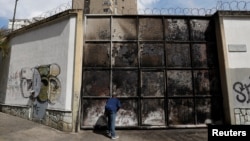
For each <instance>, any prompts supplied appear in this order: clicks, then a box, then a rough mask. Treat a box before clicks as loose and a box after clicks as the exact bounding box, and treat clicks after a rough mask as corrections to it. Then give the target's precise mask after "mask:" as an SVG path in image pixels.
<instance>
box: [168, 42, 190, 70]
mask: <svg viewBox="0 0 250 141" xmlns="http://www.w3.org/2000/svg"><path fill="white" fill-rule="evenodd" d="M166 54H167V57H166V61H167V66H168V67H191V59H190V47H189V44H166Z"/></svg>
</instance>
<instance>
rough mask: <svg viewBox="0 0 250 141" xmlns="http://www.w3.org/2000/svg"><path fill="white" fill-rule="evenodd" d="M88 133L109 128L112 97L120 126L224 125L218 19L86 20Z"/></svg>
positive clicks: (83, 122) (83, 116) (84, 105)
mask: <svg viewBox="0 0 250 141" xmlns="http://www.w3.org/2000/svg"><path fill="white" fill-rule="evenodd" d="M84 27H85V34H84V36H85V37H84V39H85V40H84V46H83V47H84V49H83V50H84V59H83V78H82V81H83V83H82V84H83V85H82V98H81V104H82V107H81V109H82V112H81V127H82V128H93V127H95V126H105V125H106V121H105V119H104V118H103V112H104V105H105V102H106V100H107V98H109V96H110V95H111V94H112V93H114V92H115V93H117V94H118V97H119V99H120V100H121V103H122V108H121V110H120V111H119V112H118V115H117V121H116V125H117V127H120V128H123V127H124V128H144V127H145V128H154V127H166V128H167V127H182V126H185V127H197V126H202V125H205V123H206V121H213V122H217V121H222V120H223V114H222V113H223V112H222V109H223V108H222V95H221V88H220V80H219V78H220V77H219V73H218V72H219V71H218V58H217V47H216V38H215V29H214V22H213V18H212V17H209V16H206V17H200V16H199V17H196V16H143V15H131V16H128V15H127V16H119V15H87V16H85V24H84Z"/></svg>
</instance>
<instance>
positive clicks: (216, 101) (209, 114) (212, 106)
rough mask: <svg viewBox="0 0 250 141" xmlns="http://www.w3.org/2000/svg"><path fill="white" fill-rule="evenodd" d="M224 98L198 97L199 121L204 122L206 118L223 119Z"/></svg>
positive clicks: (197, 111)
mask: <svg viewBox="0 0 250 141" xmlns="http://www.w3.org/2000/svg"><path fill="white" fill-rule="evenodd" d="M221 103H222V99H220V98H218V97H214V98H205V99H204V98H199V99H196V113H197V123H198V124H204V123H205V122H207V121H206V120H211V119H212V120H213V121H223V108H222V104H221Z"/></svg>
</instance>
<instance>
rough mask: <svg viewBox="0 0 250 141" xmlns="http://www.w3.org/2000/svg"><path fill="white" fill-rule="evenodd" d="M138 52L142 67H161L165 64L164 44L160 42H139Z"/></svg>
mask: <svg viewBox="0 0 250 141" xmlns="http://www.w3.org/2000/svg"><path fill="white" fill-rule="evenodd" d="M140 53H141V66H142V67H161V66H164V65H165V62H164V60H165V58H164V46H163V44H162V43H155V44H150V43H141V44H140Z"/></svg>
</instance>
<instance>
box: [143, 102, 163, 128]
mask: <svg viewBox="0 0 250 141" xmlns="http://www.w3.org/2000/svg"><path fill="white" fill-rule="evenodd" d="M141 103H142V104H141V105H142V125H165V112H164V99H143V100H142V101H141Z"/></svg>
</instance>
